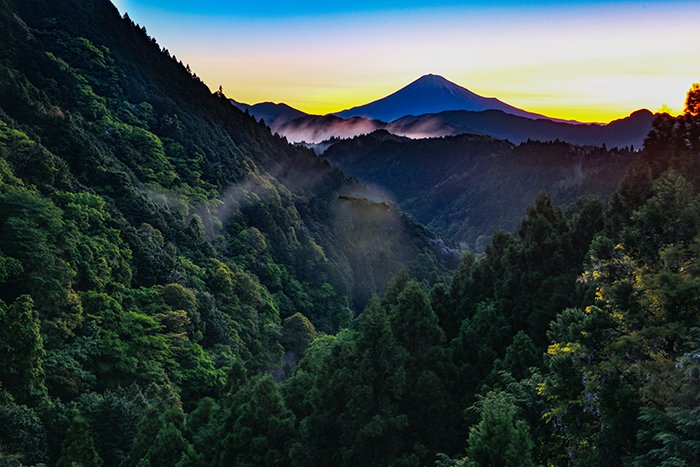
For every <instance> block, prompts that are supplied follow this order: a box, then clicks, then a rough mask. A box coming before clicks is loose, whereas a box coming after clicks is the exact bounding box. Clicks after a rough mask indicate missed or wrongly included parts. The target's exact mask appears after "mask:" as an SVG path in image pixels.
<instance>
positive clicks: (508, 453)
mask: <svg viewBox="0 0 700 467" xmlns="http://www.w3.org/2000/svg"><path fill="white" fill-rule="evenodd" d="M480 406H481V407H480V412H481V421H480V422H479V423H478V424H477V425H476V426H473V427H472V428H471V429H470V430H469V439H468V440H467V459H468V461H467V463H468V464H472V465H478V466H503V467H516V466H534V465H535V463H534V462H533V459H532V449H533V444H532V440H531V439H530V435H529V433H528V426H527V424H526V423H525V422H524V421H523V420H519V419H517V418H516V417H517V413H516V407H515V405H514V404H513V403H512V402H511V401H509V400H508V398H507V396H506V395H505V394H504V393H499V392H490V393H488V394H487V395H486V396H485V397H484V399H483V401H481V404H480Z"/></svg>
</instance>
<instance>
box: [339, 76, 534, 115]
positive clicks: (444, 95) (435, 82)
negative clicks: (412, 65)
mask: <svg viewBox="0 0 700 467" xmlns="http://www.w3.org/2000/svg"><path fill="white" fill-rule="evenodd" d="M445 110H470V111H477V112H478V111H482V110H501V111H503V112H506V113H509V114H511V115H517V116H520V117H525V118H532V119H538V118H547V117H545V116H543V115H539V114H535V113H532V112H527V111H525V110H522V109H518V108H516V107H513V106H512V105H508V104H506V103H505V102H502V101H500V100H498V99H496V98H493V97H482V96H480V95H478V94H475V93H473V92H471V91H470V90H468V89H466V88H463V87H462V86H459V85H458V84H455V83H453V82H451V81H448V80H447V79H445V78H443V77H442V76H439V75H433V74H428V75H424V76H421V77H420V78H418V79H417V80H415V81H413V82H412V83H410V84H408V85H407V86H405V87H403V88H401V89H399V90H398V91H396V92H394V93H393V94H390V95H388V96H386V97H384V98H382V99H379V100H376V101H374V102H370V103H369V104H365V105H361V106H358V107H353V108H351V109H347V110H343V111H341V112H337V113H336V114H335V115H336V116H338V117H343V118H348V117H365V118H370V119H375V120H382V121H385V122H389V121H392V120H395V119H397V118H401V117H404V116H407V115H423V114H428V113H437V112H442V111H445Z"/></svg>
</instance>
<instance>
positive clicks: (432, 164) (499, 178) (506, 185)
mask: <svg viewBox="0 0 700 467" xmlns="http://www.w3.org/2000/svg"><path fill="white" fill-rule="evenodd" d="M331 143H332V145H331V146H330V147H329V148H328V149H327V150H326V151H325V152H324V153H323V157H324V158H325V159H327V160H328V161H330V162H331V163H332V164H334V165H336V166H337V167H340V168H341V169H342V170H343V172H344V173H346V174H349V175H353V176H355V177H357V178H359V179H360V180H362V181H364V182H367V183H371V184H373V185H378V186H380V187H382V188H384V189H385V190H386V191H388V192H389V193H391V195H392V196H395V197H396V201H397V203H398V205H399V206H400V208H401V209H403V210H405V211H406V212H408V213H410V214H412V215H413V216H415V218H416V219H417V220H418V221H420V222H421V223H423V224H424V225H426V226H428V227H429V228H430V229H432V230H433V231H434V232H437V233H439V234H440V235H442V236H444V237H445V238H447V239H449V240H451V241H455V242H459V243H460V244H461V245H463V246H464V247H465V248H466V249H468V250H471V251H477V252H483V250H484V249H485V248H486V246H487V245H488V244H489V242H490V241H491V236H492V235H493V234H494V233H495V232H496V231H498V230H507V231H510V232H512V231H513V230H515V228H516V227H517V226H518V223H519V222H520V219H521V218H522V215H523V213H524V212H525V209H526V208H527V206H528V205H530V204H531V203H532V202H533V201H534V199H535V197H536V196H537V194H538V193H540V192H542V191H545V192H547V193H550V194H551V195H552V197H553V199H554V201H555V202H556V203H557V204H559V205H562V206H565V207H567V208H573V209H578V207H579V206H577V205H578V204H579V200H580V199H581V198H584V197H602V198H607V197H609V196H610V195H612V193H613V192H614V191H615V190H616V189H617V186H618V185H619V183H620V181H621V180H622V178H623V177H624V175H625V172H626V170H627V167H628V166H629V164H630V163H631V162H632V160H633V159H634V156H635V152H634V151H633V150H632V149H630V148H622V149H618V148H614V149H607V148H606V147H592V146H574V145H571V144H568V143H564V142H561V141H547V142H540V141H526V142H524V143H522V144H519V145H513V144H512V143H510V142H508V141H504V140H498V139H494V138H491V137H488V136H478V135H473V134H463V135H458V136H448V137H444V138H425V139H409V138H405V137H400V136H396V135H392V134H390V133H388V132H387V131H385V130H380V131H376V132H374V133H371V134H369V135H363V136H358V137H355V138H352V139H347V140H340V141H335V142H333V141H331Z"/></svg>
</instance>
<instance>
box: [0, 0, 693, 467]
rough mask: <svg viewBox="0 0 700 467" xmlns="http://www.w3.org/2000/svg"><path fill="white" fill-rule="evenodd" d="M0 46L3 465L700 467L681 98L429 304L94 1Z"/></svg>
mask: <svg viewBox="0 0 700 467" xmlns="http://www.w3.org/2000/svg"><path fill="white" fill-rule="evenodd" d="M0 43H2V47H0V358H1V360H0V362H1V364H0V465H8V466H19V465H37V464H46V465H52V466H53V465H57V466H75V465H79V466H101V465H105V466H139V467H143V466H171V465H180V466H212V465H221V466H228V465H237V466H253V465H256V466H257V465H266V466H286V465H295V466H310V465H328V466H331V465H332V466H337V465H347V466H357V465H362V466H364V465H381V466H384V465H397V466H398V465H415V466H421V465H439V466H465V465H470V466H471V465H478V466H495V465H498V466H523V465H524V466H527V465H580V466H591V465H601V466H603V465H638V466H655V465H678V466H680V465H687V466H692V465H697V459H699V458H700V422H699V420H700V417H699V415H700V409H699V407H700V404H699V402H700V401H699V400H698V399H699V398H700V387H699V386H700V358H699V357H698V356H699V355H700V322H699V321H700V317H699V315H698V312H697V309H698V305H699V304H700V279H699V273H700V86H695V87H694V88H693V89H692V90H691V92H690V93H689V95H688V105H687V110H686V113H685V114H684V115H682V116H679V117H671V116H669V115H666V114H661V115H657V116H656V117H655V122H654V127H653V129H652V132H651V133H650V135H649V136H648V138H647V141H646V144H645V148H644V150H643V151H642V152H641V153H640V154H639V155H638V156H637V157H635V158H634V161H633V162H632V164H631V165H630V168H629V170H628V172H627V175H626V176H625V177H624V179H623V180H622V182H621V184H620V186H619V188H618V189H617V190H616V192H615V193H614V195H613V196H612V198H611V200H610V202H609V203H604V202H602V201H600V200H584V201H581V202H580V203H579V204H578V205H577V207H576V208H575V209H571V210H568V211H567V212H564V211H563V210H562V209H560V208H559V207H557V206H556V204H555V203H554V202H553V201H552V199H551V197H549V196H548V195H546V194H542V195H540V196H538V197H537V198H536V200H535V202H534V203H533V204H532V206H531V207H529V208H528V209H527V212H526V214H525V217H524V218H523V219H522V220H521V221H520V223H519V225H518V227H517V229H516V230H515V233H514V234H508V233H503V232H501V233H497V234H496V235H494V237H493V239H492V240H491V242H490V243H489V244H488V246H487V247H486V249H485V253H484V254H482V255H478V256H477V255H467V256H465V257H464V258H463V259H462V260H461V263H460V264H459V267H458V268H457V269H456V271H455V272H454V274H453V275H451V277H447V274H446V273H447V272H448V270H449V267H450V262H451V261H453V258H454V256H453V255H454V253H453V250H452V249H451V248H450V247H449V245H445V244H444V242H442V241H440V240H437V239H436V238H435V237H433V236H432V234H430V232H429V231H428V230H427V229H425V228H424V227H422V226H421V225H419V224H417V223H415V222H413V221H411V220H409V219H407V218H406V217H404V216H402V215H401V214H400V213H399V212H398V211H397V209H396V208H395V207H394V206H392V205H390V204H388V203H384V202H376V201H372V199H373V198H372V195H371V192H370V190H368V189H367V188H366V187H364V186H362V185H360V184H358V183H357V182H354V181H352V180H350V179H348V178H346V177H345V176H344V175H343V174H342V173H341V172H339V171H338V170H334V169H332V168H331V166H330V165H329V164H327V163H325V162H324V161H323V160H321V159H319V158H317V157H315V156H314V154H313V153H312V152H311V151H308V150H305V149H299V148H294V147H292V146H290V145H288V144H287V143H286V142H285V141H284V140H282V139H280V138H277V137H274V136H273V135H272V134H271V133H270V131H269V129H267V128H266V127H265V126H264V125H261V124H259V123H258V122H256V121H255V120H254V119H252V118H251V117H249V116H246V115H245V114H244V113H242V112H240V111H239V110H238V109H236V108H234V107H233V106H232V105H230V103H229V101H228V99H227V98H225V96H223V95H222V94H218V93H217V94H214V95H212V94H211V93H210V92H209V90H208V89H207V88H206V86H204V84H203V83H201V81H199V80H198V79H197V77H196V76H195V75H194V74H193V73H192V72H191V71H190V70H188V67H187V66H186V65H182V64H180V63H179V62H178V61H177V60H176V59H175V58H173V57H171V56H170V54H169V53H168V52H167V51H165V50H164V49H162V48H161V47H160V46H159V45H158V44H157V43H156V41H155V39H152V38H150V37H149V36H148V35H147V33H146V31H145V30H144V29H143V28H141V27H138V26H136V25H135V24H133V22H132V21H131V20H130V19H128V18H121V17H120V16H119V15H118V12H117V10H116V9H115V8H114V7H113V6H112V5H111V4H110V3H109V2H108V1H107V0H0ZM488 144H505V145H506V146H508V145H507V143H502V142H496V143H493V142H489V143H488ZM533 147H536V145H535V146H533ZM402 266H404V267H405V269H402V270H401V267H402ZM389 277H391V280H389V281H388V284H385V282H386V281H387V279H388V278H389ZM375 292H382V293H381V296H380V297H374V298H371V299H370V296H371V295H372V294H373V293H375ZM365 303H367V306H366V307H363V305H364V304H365Z"/></svg>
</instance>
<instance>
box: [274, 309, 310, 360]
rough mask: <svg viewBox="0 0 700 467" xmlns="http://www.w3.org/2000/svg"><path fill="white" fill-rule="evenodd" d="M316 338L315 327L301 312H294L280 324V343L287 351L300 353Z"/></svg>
mask: <svg viewBox="0 0 700 467" xmlns="http://www.w3.org/2000/svg"><path fill="white" fill-rule="evenodd" d="M315 338H316V328H315V327H314V325H313V324H312V323H311V321H309V319H308V318H307V317H306V316H304V315H302V314H301V313H294V314H293V315H292V316H290V317H289V318H287V319H285V320H284V324H283V325H282V345H284V348H285V350H287V351H288V352H294V353H296V354H297V355H301V354H303V353H304V351H305V350H306V349H307V348H308V347H309V344H311V342H313V340H314V339H315Z"/></svg>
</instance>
